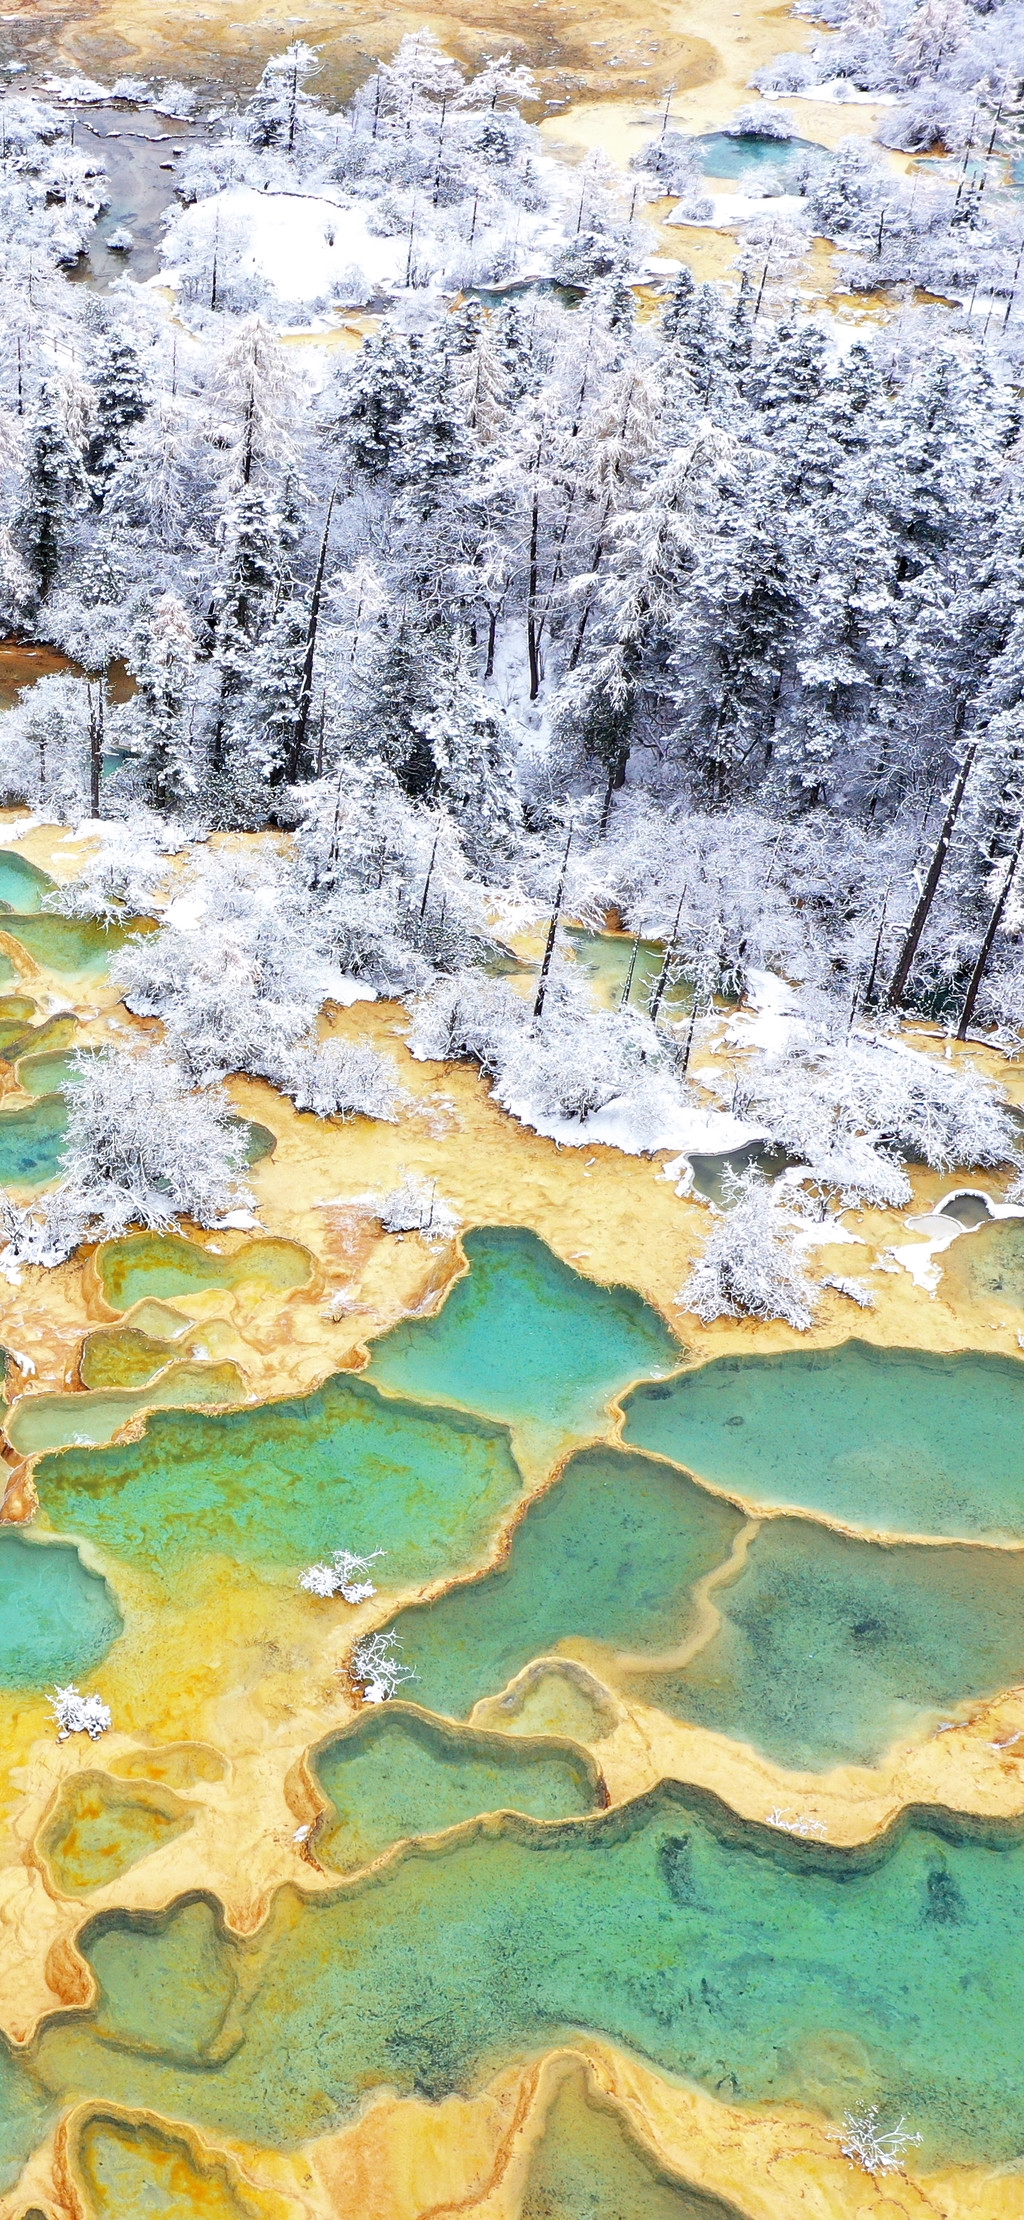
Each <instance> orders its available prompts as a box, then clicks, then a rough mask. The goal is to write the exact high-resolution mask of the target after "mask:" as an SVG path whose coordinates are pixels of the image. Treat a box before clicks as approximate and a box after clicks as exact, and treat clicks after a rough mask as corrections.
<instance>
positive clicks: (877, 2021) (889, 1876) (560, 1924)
mask: <svg viewBox="0 0 1024 2220" xmlns="http://www.w3.org/2000/svg"><path fill="white" fill-rule="evenodd" d="M82 1940H83V1946H84V1949H85V1951H86V1954H87V1956H88V1958H89V1959H90V1961H91V1964H92V1966H93V1968H94V1971H95V1973H96V1976H97V1979H98V1982H99V1985H100V1995H99V2001H98V2004H97V2007H96V2009H95V2011H94V2012H91V2013H88V2014H84V2015H83V2014H78V2015H73V2016H68V2017H66V2018H60V2017H58V2018H57V2019H56V2020H53V2021H50V2022H48V2023H47V2024H46V2025H45V2026H44V2029H43V2031H42V2034H41V2036H40V2038H39V2039H38V2042H37V2044H36V2045H35V2047H34V2049H33V2051H32V2052H31V2053H30V2055H29V2058H28V2060H27V2061H26V2064H25V2067H24V2069H23V2071H24V2072H25V2073H26V2074H28V2073H31V2074H32V2077H33V2079H34V2080H35V2082H36V2085H37V2086H38V2087H39V2088H41V2089H44V2090H45V2091H47V2092H48V2093H49V2094H50V2096H51V2098H52V2099H53V2100H56V2101H60V2102H66V2101H68V2100H69V2099H70V2098H71V2097H79V2096H81V2095H84V2094H86V2093H90V2094H93V2095H96V2096H98V2097H100V2098H103V2099H106V2100H107V2101H113V2102H120V2103H123V2104H129V2105H132V2106H135V2107H138V2106H144V2107H147V2108H149V2109H150V2110H154V2111H156V2112H158V2113H159V2114H160V2115H161V2116H163V2117H164V2118H168V2119H171V2120H173V2119H176V2118H182V2117H187V2118H189V2119H190V2120H193V2121H194V2122H195V2123H196V2124H197V2125H198V2126H199V2127H200V2128H203V2127H207V2128H209V2129H211V2130H213V2131H215V2132H217V2131H219V2132H221V2133H227V2134H233V2135H238V2136H240V2137H243V2138H246V2139H249V2140H251V2141H253V2142H257V2143H260V2144H266V2143H267V2142H276V2143H280V2144H294V2143H296V2142H298V2141H299V2140H301V2139H304V2138H307V2137H310V2136H313V2135H316V2134H321V2133H326V2132H327V2131H328V2130H329V2129H331V2128H334V2127H336V2126H337V2125H338V2123H339V2121H340V2120H341V2119H343V2118H344V2117H345V2116H346V2115H347V2114H349V2113H350V2112H351V2111H352V2110H353V2108H354V2107H355V2106H356V2105H357V2104H358V2103H360V2102H361V2101H362V2099H363V2097H364V2095H365V2092H366V2091H367V2090H368V2089H369V2088H372V2087H373V2086H374V2085H375V2084H378V2083H380V2082H385V2083H387V2084H389V2085H391V2086H393V2087H395V2088H397V2089H398V2090H399V2091H408V2090H418V2091H419V2092H421V2093H422V2094H423V2095H425V2096H428V2097H430V2098H434V2099H437V2098H440V2097H442V2096H443V2095H445V2094H446V2092H448V2091H450V2090H454V2089H465V2088H468V2087H469V2086H471V2085H475V2084H477V2083H478V2081H479V2079H480V2078H481V2077H482V2076H483V2075H484V2074H486V2073H487V2072H488V2071H490V2070H493V2068H494V2067H495V2066H496V2065H497V2064H498V2063H499V2062H500V2061H502V2060H503V2059H507V2058H508V2057H510V2056H513V2055H519V2054H521V2053H522V2052H523V2051H524V2050H529V2049H532V2048H537V2049H541V2048H547V2047H550V2046H552V2045H554V2044H557V2043H558V2042H559V2041H561V2040H563V2039H564V2038H565V2037H566V2036H568V2035H570V2034H571V2033H572V2032H573V2031H576V2030H580V2029H584V2030H585V2029H589V2030H593V2031H594V2032H596V2033H599V2034H602V2035H604V2036H605V2037H607V2038H608V2039H610V2040H611V2041H613V2042H615V2043H619V2044H621V2045H623V2046H624V2047H625V2048H626V2049H627V2050H630V2051H633V2052H635V2053H638V2054H639V2055H640V2056H642V2057H644V2058H646V2059H648V2060H650V2062H651V2063H652V2064H653V2065H654V2066H656V2067H658V2068H660V2069H661V2070H662V2071H664V2072H668V2073H673V2074H681V2075H684V2076H686V2077H688V2078H691V2079H693V2080H695V2081H697V2082H699V2083H701V2084H702V2085H703V2086H705V2087H706V2088H708V2089H710V2090H712V2091H715V2092H716V2093H719V2094H724V2095H726V2096H727V2097H729V2098H733V2099H736V2100H738V2101H740V2102H742V2103H748V2104H757V2103H779V2102H786V2101H798V2102H803V2103H810V2104H814V2105H820V2106H821V2107H823V2109H824V2110H825V2111H826V2112H827V2113H829V2114H831V2115H832V2116H833V2117H836V2116H838V2115H840V2114H841V2113H842V2112H843V2111H844V2110H845V2109H846V2108H847V2107H848V2106H849V2105H851V2104H859V2103H863V2102H872V2101H874V2102H877V2103H879V2104H880V2105H881V2107H882V2108H883V2112H884V2114H885V2115H886V2116H890V2115H898V2114H899V2113H903V2114H905V2116H906V2119H907V2124H908V2126H909V2127H910V2128H912V2129H913V2130H915V2131H918V2132H920V2133H921V2134H922V2136H923V2138H924V2142H923V2146H922V2150H921V2152H920V2154H919V2156H920V2160H921V2163H922V2164H924V2165H926V2166H927V2165H928V2164H929V2163H931V2162H932V2161H934V2160H935V2159H937V2158H939V2157H942V2158H945V2159H957V2160H964V2161H974V2162H987V2163H991V2164H999V2163H1002V2162H1005V2161H1008V2160H1011V2159H1012V2158H1013V2157H1014V2156H1015V2155H1016V2154H1017V2153H1019V2152H1020V2151H1021V2149H1022V2148H1024V2013H1022V2012H1021V2009H1020V1965H1021V1959H1022V1955H1024V1847H1022V1846H1021V1843H1020V1841H1019V1839H1015V1838H1014V1836H1013V1834H1012V1832H1011V1831H1010V1830H1006V1829H1003V1830H997V1829H994V1828H986V1827H985V1826H984V1825H983V1824H982V1823H980V1822H979V1823H977V1824H975V1825H968V1824H967V1823H959V1822H954V1821H953V1820H952V1819H950V1818H949V1817H948V1816H946V1815H943V1814H941V1813H939V1814H933V1815H929V1816H927V1817H925V1816H922V1817H920V1818H919V1819H918V1820H917V1821H916V1822H915V1823H914V1824H912V1825H907V1826H904V1827H902V1828H898V1829H896V1830H894V1831H893V1833H892V1834H890V1835H889V1836H888V1837H887V1838H886V1839H885V1840H883V1841H882V1842H880V1843H876V1844H874V1845H872V1846H871V1847H870V1848H869V1849H865V1850H860V1851H843V1850H838V1849H831V1848H829V1846H828V1845H826V1844H820V1843H816V1844H809V1843H803V1842H794V1841H792V1840H791V1839H789V1838H784V1837H780V1835H779V1834H778V1832H777V1831H776V1830H773V1829H770V1828H758V1827H752V1826H745V1825H743V1824H741V1823H740V1822H738V1821H737V1820H736V1819H735V1818H734V1817H732V1815H730V1814H729V1813H728V1812H727V1811H725V1810H724V1808H723V1807H721V1806H720V1805H718V1804H717V1803H716V1802H715V1800H714V1799H712V1798H708V1797H702V1796H700V1795H699V1794H698V1793H697V1792H695V1791H693V1790H682V1789H676V1788H673V1787H671V1786H667V1787H665V1788H663V1789H662V1790H660V1791H658V1792H657V1793H656V1794H654V1795H651V1796H650V1797H647V1798H644V1799H642V1800H641V1802H640V1803H638V1804H637V1805H634V1806H632V1807H629V1808H628V1809H627V1810H625V1811H624V1812H614V1813H609V1814H607V1815H605V1816H602V1817H599V1818H597V1819H594V1820H589V1821H587V1820H584V1821H578V1822H567V1823H561V1824H556V1825H553V1826H538V1824H537V1823H536V1822H534V1821H530V1820H525V1819H520V1820H515V1819H512V1820H506V1821H505V1822H504V1825H503V1827H502V1829H501V1830H500V1831H487V1830H480V1829H477V1830H474V1831H472V1832H470V1833H469V1834H468V1835H463V1836H462V1837H458V1838H456V1840H455V1841H454V1843H452V1844H450V1845H449V1846H447V1847H446V1848H445V1849H441V1850H439V1849H438V1848H437V1847H436V1846H434V1847H432V1848H431V1850H430V1852H429V1853H428V1854H423V1853H420V1852H416V1851H411V1852H409V1853H407V1854H406V1855H405V1856H404V1857H403V1858H401V1859H400V1860H399V1861H398V1862H397V1863H396V1864H395V1865H392V1866H390V1867H388V1868H386V1869H385V1870H384V1871H383V1873H382V1874H380V1875H379V1876H377V1877H376V1878H375V1879H374V1880H373V1881H371V1882H370V1883H368V1884H363V1885H357V1886H356V1887H355V1888H351V1887H350V1888H348V1889H346V1890H343V1891H342V1892H341V1893H340V1894H339V1895H338V1896H337V1897H336V1898H334V1899H333V1900H332V1899H329V1898H323V1897H320V1898H316V1899H313V1900H312V1901H303V1899H302V1898H300V1897H299V1896H297V1895H296V1894H295V1893H294V1892H292V1891H291V1890H283V1891H281V1892H280V1893H279V1895H278V1896H277V1897H276V1898H275V1901H274V1905H273V1908H272V1910H271V1913H270V1917H269V1919H268V1921H267V1923H266V1924H265V1926H263V1927H262V1928H261V1929H260V1931H259V1932H258V1934H256V1935H255V1936H253V1937H251V1938H249V1939H246V1940H241V1939H237V1938H234V1937H230V1936H228V1935H227V1934H226V1933H225V1931H224V1930H223V1929H222V1927H221V1926H220V1924H219V1922H218V1920H217V1918H216V1916H215V1914H214V1912H213V1909H212V1908H211V1907H210V1906H209V1905H207V1904H206V1903H205V1902H204V1901H201V1900H200V1901H187V1902H183V1903H182V1904H179V1905H178V1906H176V1907H175V1908H174V1909H173V1910H172V1911H171V1912H170V1913H169V1914H168V1915H167V1916H166V1917H162V1918H161V1917H157V1918H153V1917H152V1916H149V1915H147V1916H145V1917H133V1916H132V1915H130V1914H110V1915H106V1916H105V1917H103V1918H101V1919H99V1920H97V1921H95V1922H94V1923H93V1925H92V1927H91V1929H87V1930H86V1931H85V1934H84V1936H83V1938H82ZM314 2068H315V2070H312V2069H314ZM21 2086H22V2087H23V2086H24V2084H23V2083H22V2084H21ZM9 2133H10V2131H9Z"/></svg>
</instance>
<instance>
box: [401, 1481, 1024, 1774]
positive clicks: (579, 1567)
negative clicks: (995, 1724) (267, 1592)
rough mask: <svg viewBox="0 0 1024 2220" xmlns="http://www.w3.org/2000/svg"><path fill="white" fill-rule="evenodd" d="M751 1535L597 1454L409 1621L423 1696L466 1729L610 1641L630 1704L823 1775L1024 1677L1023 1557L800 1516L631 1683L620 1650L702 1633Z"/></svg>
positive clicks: (775, 1522)
mask: <svg viewBox="0 0 1024 2220" xmlns="http://www.w3.org/2000/svg"><path fill="white" fill-rule="evenodd" d="M739 1526H740V1518H739V1514H738V1513H737V1512H735V1511H734V1510H733V1508H732V1506H731V1505H729V1504H726V1503H723V1502H722V1501H720V1500H719V1499H716V1498H715V1497H713V1496H708V1495H705V1494H704V1493H703V1491H702V1490H701V1489H700V1488H698V1487H697V1486H695V1485H694V1483H693V1482H691V1481H689V1480H688V1479H687V1478H686V1476H685V1475H684V1474H683V1473H681V1472H679V1471H678V1470H676V1469H675V1468H674V1467H673V1466H671V1465H667V1464H661V1463H660V1462H658V1461H656V1460H655V1459H653V1458H650V1457H638V1456H635V1455H633V1456H631V1455H629V1454H628V1453H626V1452H623V1451H621V1450H614V1449H605V1450H585V1451H584V1452H583V1453H582V1454H581V1455H580V1456H578V1457H576V1458H574V1459H573V1460H572V1462H571V1463H570V1465H569V1466H568V1467H567V1470H566V1472H565V1474H564V1476H563V1478H562V1480H561V1481H560V1482H559V1483H558V1485H557V1486H556V1487H554V1488H552V1489H551V1490H550V1491H549V1492H548V1493H547V1494H546V1495H544V1496H542V1497H541V1498H539V1500H537V1501H536V1502H534V1503H533V1504H531V1505H530V1507H529V1509H528V1510H527V1511H526V1513H525V1516H524V1517H523V1519H522V1520H521V1522H520V1524H519V1525H518V1527H517V1528H516V1530H515V1533H514V1535H513V1537H512V1544H511V1548H510V1550H509V1553H508V1556H507V1558H506V1559H505V1562H504V1563H503V1564H502V1565H501V1567H500V1568H499V1569H498V1570H497V1571H495V1572H492V1573H488V1574H486V1575H485V1576H484V1578H483V1579H481V1580H478V1581H474V1582H472V1583H471V1584H469V1585H468V1586H465V1587H460V1588H455V1589H452V1590H451V1591H450V1592H449V1593H448V1594H447V1595H444V1596H441V1597H439V1598H438V1600H437V1601H436V1602H435V1603H431V1604H426V1605H419V1606H414V1607H412V1608H410V1609H409V1610H407V1611H404V1612H402V1613H400V1614H399V1616H398V1618H397V1619H396V1620H395V1622H394V1624H395V1626H396V1629H397V1632H398V1634H399V1636H400V1638H401V1643H402V1653H403V1656H404V1658H405V1659H406V1661H407V1662H408V1663H409V1664H411V1665H412V1666H413V1667H414V1668H415V1670H416V1673H417V1675H418V1679H417V1681H416V1684H415V1693H416V1698H417V1701H418V1702H421V1703H423V1704H425V1705H427V1706H428V1707H429V1708H431V1709H433V1710H435V1711H438V1712H442V1713H447V1714H448V1715H449V1716H451V1717H453V1718H465V1717H466V1716H467V1715H468V1713H469V1712H470V1711H471V1710H472V1708H473V1705H474V1704H475V1703H477V1702H479V1701H480V1699H481V1698H482V1697H483V1696H487V1695H494V1694H497V1693H498V1691H499V1690H500V1689H502V1688H503V1687H504V1686H505V1685H506V1683H507V1682H508V1681H509V1680H510V1679H511V1678H512V1677H513V1675H514V1674H516V1673H517V1672H519V1671H520V1670H521V1669H522V1667H523V1666H524V1665H527V1664H528V1663H529V1662H530V1661H531V1659H532V1658H534V1657H540V1656H545V1655H550V1654H551V1653H552V1652H554V1651H562V1652H563V1653H567V1654H569V1655H572V1654H580V1643H581V1641H583V1642H584V1643H587V1644H594V1643H597V1644H599V1645H601V1649H600V1654H599V1655H598V1656H597V1657H596V1658H594V1657H593V1653H592V1652H591V1653H590V1654H591V1656H592V1661H593V1662H594V1663H595V1664H596V1665H597V1666H598V1669H599V1670H600V1671H601V1673H602V1676H603V1677H604V1678H605V1679H606V1680H607V1681H608V1682H610V1684H611V1686H612V1687H613V1688H617V1689H619V1690H620V1691H621V1692H622V1693H623V1694H624V1695H627V1696H629V1697H632V1698H635V1699H638V1700H640V1701H642V1702H644V1703H649V1704H653V1705H655V1706H657V1707H658V1708H659V1709H660V1710H663V1711H667V1712H669V1713H670V1714H671V1715H672V1716H673V1717H676V1718H680V1719H686V1720H691V1721H695V1722H697V1723H698V1724H701V1725H704V1726H707V1727H710V1728H712V1729H714V1730H715V1731H716V1732H718V1733H721V1734H727V1735H729V1736H730V1737H731V1738H732V1739H733V1740H735V1741H740V1742H751V1743H753V1744H754V1746H755V1747H756V1748H757V1749H758V1750H760V1751H762V1752H763V1753H764V1754H765V1755H766V1756H768V1757H770V1758H772V1759H773V1760H774V1761H775V1762H776V1763H777V1764H780V1765H784V1766H789V1767H795V1768H801V1769H807V1770H809V1771H817V1770H821V1769H824V1768H826V1767H828V1766H831V1765H836V1764H840V1763H843V1762H845V1761H847V1760H849V1761H854V1762H860V1763H863V1764H866V1765H869V1764H874V1763H877V1761H878V1759H879V1758H880V1757H881V1756H882V1755H883V1754H884V1752H885V1751H886V1750H887V1749H888V1748H889V1746H890V1745H891V1744H892V1743H893V1742H894V1741H895V1740H897V1739H898V1738H899V1737H901V1736H907V1735H909V1734H910V1733H912V1732H913V1731H915V1730H917V1729H919V1728H920V1727H921V1726H922V1725H925V1724H927V1723H928V1722H929V1720H930V1719H931V1718H932V1717H933V1716H934V1715H935V1714H936V1713H937V1712H939V1711H941V1710H944V1709H947V1708H949V1707H950V1706H952V1705H956V1704H959V1703H961V1702H963V1701H964V1700H965V1699H966V1698H968V1697H971V1696H982V1695H989V1694H995V1693H997V1692H998V1691H999V1690H1000V1689H1002V1688H1009V1687H1013V1686H1014V1685H1016V1684H1017V1683H1018V1682H1019V1681H1022V1680H1024V1552H1019V1551H1016V1550H1014V1551H1002V1550H989V1549H976V1548H975V1549H970V1548H955V1547H936V1546H928V1545H914V1544H913V1543H900V1544H896V1545H893V1546H889V1547H887V1546H886V1545H884V1544H882V1543H878V1542H867V1541H859V1540H857V1539H855V1538H854V1537H852V1536H850V1535H845V1534H836V1533H833V1532H831V1531H830V1529H829V1528H828V1527H825V1526H820V1525H817V1524H815V1523H814V1522H813V1521H811V1520H805V1519H791V1518H784V1519H772V1520H768V1521H766V1523H765V1524H764V1525H763V1527H762V1528H761V1530H760V1532H759V1533H758V1534H757V1535H756V1536H755V1538H754V1539H753V1541H752V1542H751V1543H750V1545H749V1548H748V1550H747V1553H746V1558H745V1562H744V1564H743V1566H742V1568H740V1569H737V1571H736V1572H735V1573H734V1574H730V1576H729V1580H728V1584H724V1583H719V1584H717V1585H716V1588H715V1591H714V1596H715V1606H716V1609H717V1610H718V1612H719V1613H720V1614H721V1621H722V1623H721V1626H720V1629H719V1631H718V1632H717V1633H716V1634H714V1635H713V1636H712V1638H711V1640H710V1641H709V1642H708V1643H707V1644H705V1645H704V1646H703V1647H702V1648H701V1649H699V1650H698V1651H697V1652H696V1654H695V1655H694V1657H693V1658H692V1659H691V1661H690V1662H689V1664H687V1665H685V1666H681V1667H653V1666H652V1667H648V1668H642V1667H639V1666H638V1667H636V1668H633V1669H628V1668H626V1667H625V1666H624V1664H623V1662H622V1657H621V1655H619V1654H617V1653H626V1654H627V1655H629V1654H633V1655H636V1654H637V1653H639V1654H640V1655H641V1656H642V1655H643V1654H644V1653H645V1652H646V1653H647V1654H648V1655H651V1656H657V1655H659V1654H662V1655H663V1654H665V1653H666V1652H671V1651H672V1650H675V1649H678V1647H679V1646H680V1644H681V1643H683V1642H684V1641H685V1640H686V1638H687V1636H688V1635H689V1634H691V1633H692V1631H693V1626H694V1615H693V1600H692V1591H693V1585H694V1582H695V1581H697V1580H699V1579H701V1578H702V1577H703V1576H704V1575H705V1574H707V1573H708V1572H710V1571H711V1570H712V1569H713V1568H714V1567H715V1566H717V1565H723V1564H724V1562H725V1560H726V1558H727V1557H728V1555H729V1551H730V1549H731V1547H732V1543H733V1541H734V1539H735V1536H736V1534H737V1532H738V1530H739ZM582 1654H583V1655H584V1657H586V1656H587V1654H588V1652H587V1651H586V1650H584V1651H583V1653H582Z"/></svg>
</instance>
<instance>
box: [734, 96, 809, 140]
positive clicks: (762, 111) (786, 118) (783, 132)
mask: <svg viewBox="0 0 1024 2220" xmlns="http://www.w3.org/2000/svg"><path fill="white" fill-rule="evenodd" d="M722 129H723V131H725V132H726V133H727V134H728V136H729V138H731V139H744V138H755V139H791V138H792V136H793V118H792V116H791V115H788V114H787V112H786V110H785V108H771V107H769V105H768V102H767V101H760V100H750V101H748V102H747V105H746V107H745V108H737V110H736V114H735V115H734V116H730V118H729V121H728V123H726V124H723V125H722Z"/></svg>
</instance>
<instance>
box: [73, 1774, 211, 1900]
mask: <svg viewBox="0 0 1024 2220" xmlns="http://www.w3.org/2000/svg"><path fill="white" fill-rule="evenodd" d="M194 1819H195V1814H194V1812H191V1811H189V1809H188V1806H187V1805H185V1804H181V1803H179V1801H178V1799H177V1797H176V1796H172V1795H170V1794H169V1792H168V1791H167V1790H166V1789H159V1788H138V1789H128V1788H123V1787H121V1786H119V1784H118V1782H117V1781H114V1780H112V1779H111V1778H110V1775H109V1774H107V1773H99V1772H92V1771H86V1772H82V1773H75V1774H73V1775H72V1777H71V1779H70V1780H68V1781H66V1782H65V1783H64V1786H63V1788H62V1789H61V1792H60V1795H59V1797H58V1799H57V1806H56V1809H55V1811H54V1812H53V1813H52V1814H51V1817H50V1818H49V1819H48V1820H47V1822H46V1825H45V1827H44V1828H43V1829H42V1832H41V1834H40V1836H39V1848H40V1850H41V1852H42V1854H43V1856H44V1858H45V1859H46V1862H47V1864H48V1866H49V1868H50V1872H51V1874H52V1876H53V1879H54V1882H55V1884H56V1886H57V1888H58V1889H60V1890H61V1891H62V1893H63V1894H64V1895H65V1896H84V1895H86V1894H87V1893H88V1891H89V1890H90V1889H97V1888H104V1887H106V1886H107V1884H108V1883H109V1882H111V1881H119V1880H120V1878H121V1875H122V1874H123V1873H128V1872H129V1871H130V1869H131V1867H132V1866H133V1865H137V1864H138V1862H139V1860H140V1858H148V1857H149V1856H150V1855H151V1854H152V1852H153V1851H154V1850H159V1849H161V1848H162V1847H163V1845H164V1843H167V1842H172V1841H173V1840H174V1838H175V1836H177V1835H181V1834H184V1833H185V1832H186V1830H187V1829H188V1828H189V1827H191V1826H192V1825H193V1823H194Z"/></svg>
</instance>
